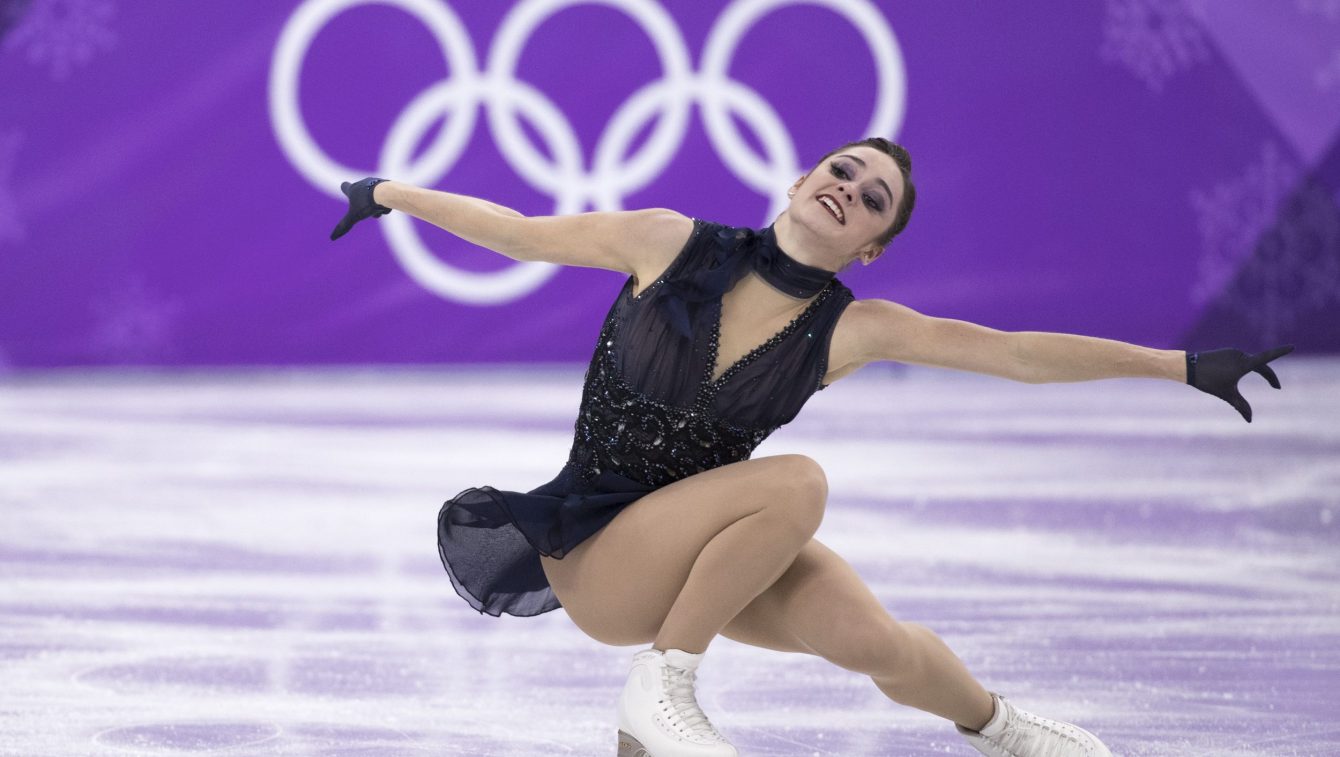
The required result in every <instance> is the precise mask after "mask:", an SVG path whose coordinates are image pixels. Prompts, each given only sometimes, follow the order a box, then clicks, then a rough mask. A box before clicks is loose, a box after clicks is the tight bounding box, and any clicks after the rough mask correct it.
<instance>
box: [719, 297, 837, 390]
mask: <svg viewBox="0 0 1340 757" xmlns="http://www.w3.org/2000/svg"><path fill="white" fill-rule="evenodd" d="M832 291H833V284H832V282H831V281H830V282H829V283H828V284H825V285H824V288H823V289H821V290H819V294H817V295H816V296H815V297H814V299H813V300H811V301H810V304H808V305H806V306H805V309H804V310H802V311H801V312H800V314H799V315H797V316H796V317H795V318H792V319H791V322H790V323H788V324H786V326H785V327H783V328H782V330H781V331H778V332H777V333H776V334H773V335H772V336H771V337H770V338H768V340H767V341H765V342H763V343H762V344H759V345H758V346H756V347H754V348H753V349H752V350H749V351H748V352H746V353H745V354H744V355H742V356H740V359H739V360H736V361H735V362H734V363H732V364H731V365H730V366H729V367H728V368H726V370H725V371H723V372H722V373H721V375H720V376H717V377H716V378H712V374H714V373H715V372H716V369H717V367H718V362H719V360H720V358H721V355H720V351H721V311H722V309H723V307H722V306H723V304H724V296H723V297H718V298H717V300H716V302H715V303H714V305H713V321H712V337H711V341H710V343H709V347H708V350H709V351H708V355H707V370H706V371H705V372H704V373H705V375H704V377H703V380H704V390H706V391H711V390H713V389H716V388H719V387H720V386H721V385H722V384H724V383H726V381H727V380H729V378H730V377H731V376H732V375H734V374H736V373H739V372H740V370H741V369H742V368H744V367H745V366H747V365H749V364H750V363H752V362H753V361H754V360H756V359H757V358H758V357H759V356H760V355H762V354H763V353H765V352H767V351H768V350H770V349H772V348H773V347H776V346H777V345H778V344H780V343H781V342H782V340H784V339H786V338H787V337H788V336H790V335H791V334H792V333H794V332H795V330H796V328H797V327H798V326H799V325H800V323H801V322H802V321H804V320H805V319H806V318H807V317H809V315H810V314H812V313H813V312H814V311H815V309H817V308H818V306H819V305H820V303H822V302H823V301H824V300H825V299H827V298H828V295H829V294H830V293H831V292H832Z"/></svg>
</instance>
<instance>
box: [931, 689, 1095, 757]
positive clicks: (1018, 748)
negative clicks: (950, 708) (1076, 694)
mask: <svg viewBox="0 0 1340 757" xmlns="http://www.w3.org/2000/svg"><path fill="white" fill-rule="evenodd" d="M991 698H992V699H993V700H995V703H996V713H995V714H994V715H992V716H991V720H990V722H988V723H987V724H986V725H984V726H982V730H981V731H974V730H972V729H970V728H964V727H963V726H961V725H959V724H957V723H955V724H954V727H955V728H957V729H958V732H959V733H961V734H963V738H965V739H967V740H968V743H969V744H972V745H973V746H974V747H975V748H976V749H977V751H979V752H981V753H982V754H985V755H990V757H1112V753H1111V752H1109V751H1108V750H1107V747H1105V746H1103V742H1101V741H1099V740H1098V737H1097V736H1094V735H1093V734H1092V733H1089V732H1088V731H1086V730H1084V729H1083V728H1080V727H1078V726H1074V725H1071V724H1069V723H1062V722H1060V721H1056V720H1049V719H1047V718H1043V717H1039V716H1037V715H1034V714H1033V713H1031V712H1025V711H1024V710H1020V709H1018V708H1016V707H1015V706H1014V705H1013V704H1010V703H1009V702H1007V701H1005V697H1003V696H1001V695H999V694H997V693H996V692H994V691H993V692H991Z"/></svg>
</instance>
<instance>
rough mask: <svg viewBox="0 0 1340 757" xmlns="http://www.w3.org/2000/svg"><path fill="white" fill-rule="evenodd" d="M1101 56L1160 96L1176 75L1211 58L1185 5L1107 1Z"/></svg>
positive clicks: (1161, 0) (1170, 0) (1171, 0)
mask: <svg viewBox="0 0 1340 757" xmlns="http://www.w3.org/2000/svg"><path fill="white" fill-rule="evenodd" d="M1099 54H1100V55H1102V57H1103V60H1106V61H1110V62H1114V63H1120V64H1122V65H1124V66H1125V67H1126V68H1127V69H1129V70H1130V71H1131V73H1133V74H1135V75H1136V76H1138V77H1139V78H1140V79H1141V80H1143V81H1144V82H1145V84H1147V85H1149V88H1150V89H1152V90H1154V91H1155V92H1160V91H1162V90H1163V85H1164V83H1165V82H1167V81H1168V79H1170V78H1172V77H1173V76H1174V75H1175V74H1178V73H1180V72H1182V71H1185V70H1187V69H1189V68H1191V67H1192V66H1194V65H1196V64H1197V63H1200V62H1202V61H1204V60H1206V59H1207V58H1209V45H1208V44H1207V43H1206V42H1205V35H1204V33H1203V32H1202V31H1201V27H1200V24H1198V23H1197V22H1196V19H1195V16H1194V14H1193V13H1192V9H1190V8H1188V7H1187V5H1186V3H1184V2H1183V0H1107V14H1106V18H1105V19H1104V21H1103V45H1102V47H1101V48H1100V50H1099Z"/></svg>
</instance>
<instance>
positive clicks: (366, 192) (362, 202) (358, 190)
mask: <svg viewBox="0 0 1340 757" xmlns="http://www.w3.org/2000/svg"><path fill="white" fill-rule="evenodd" d="M383 181H386V179H377V178H373V177H371V176H369V177H368V178H366V179H362V180H360V181H356V182H354V183H353V184H350V183H349V182H347V181H346V182H344V183H343V184H341V185H340V191H341V192H343V193H344V194H345V196H346V197H348V198H349V212H347V213H345V214H344V218H341V219H340V222H339V223H338V224H336V225H335V230H334V231H332V232H330V238H331V240H332V241H333V240H336V239H339V238H340V237H342V236H344V235H345V233H347V232H348V231H349V229H352V228H353V227H354V224H356V223H358V222H359V221H361V220H363V219H364V218H375V217H377V216H384V215H386V214H387V213H390V212H391V209H390V208H388V207H386V206H385V205H378V204H377V203H375V202H373V201H372V188H373V187H375V186H377V185H378V184H380V183H382V182H383Z"/></svg>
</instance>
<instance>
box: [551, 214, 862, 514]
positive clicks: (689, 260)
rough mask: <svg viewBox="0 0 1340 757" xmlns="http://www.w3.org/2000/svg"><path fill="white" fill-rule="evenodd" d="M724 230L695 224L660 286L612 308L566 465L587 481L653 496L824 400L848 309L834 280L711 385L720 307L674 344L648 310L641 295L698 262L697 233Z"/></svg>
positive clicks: (727, 459)
mask: <svg viewBox="0 0 1340 757" xmlns="http://www.w3.org/2000/svg"><path fill="white" fill-rule="evenodd" d="M722 228H727V229H728V228H729V227H722V226H720V225H718V224H709V223H707V222H703V221H695V222H694V233H693V236H692V237H691V238H690V240H689V242H688V243H686V245H685V249H684V250H683V251H682V252H681V253H680V255H679V256H678V257H677V258H676V259H675V261H674V262H673V263H672V264H671V266H670V267H669V268H668V269H667V270H666V272H665V274H663V275H662V277H661V278H660V279H658V280H657V281H656V282H653V283H652V284H651V285H649V286H648V287H647V288H646V289H644V290H643V292H642V293H640V294H639V295H637V296H636V297H635V296H633V294H632V280H631V279H630V280H629V282H628V283H627V284H625V286H624V289H623V291H621V292H620V294H619V297H618V298H617V300H616V301H615V303H614V305H613V306H612V307H611V308H610V311H609V314H608V315H607V316H606V318H605V322H604V325H603V326H602V328H601V330H600V336H599V341H598V342H597V345H596V350H595V354H594V355H593V356H592V358H591V362H590V365H589V367H588V368H587V371H586V379H585V384H584V386H583V391H582V400H581V407H580V409H579V413H578V417H577V421H576V424H575V429H574V430H575V436H574V439H573V445H572V450H571V452H570V454H569V459H568V465H569V466H570V467H571V468H573V469H574V470H575V471H576V472H577V473H578V474H579V475H580V477H581V478H582V479H583V480H585V481H587V482H590V481H594V479H595V478H596V477H597V476H599V474H600V472H601V471H603V470H610V471H613V472H615V473H618V474H620V475H622V476H626V477H627V478H630V479H633V480H635V481H640V482H642V483H645V484H647V485H650V486H653V487H657V488H659V487H661V486H664V485H666V484H669V483H673V482H674V481H678V480H679V479H681V478H685V477H687V476H690V475H693V474H694V473H698V472H701V471H704V470H708V469H711V468H716V467H719V466H722V465H726V464H729V463H732V462H737V461H740V460H745V459H748V458H749V456H750V454H751V453H752V452H753V450H754V448H755V447H757V446H758V445H759V444H760V443H761V442H762V441H763V440H764V439H766V438H767V437H768V435H770V434H771V433H772V432H773V431H775V430H776V429H777V428H779V427H780V426H782V425H783V424H785V423H786V422H788V421H790V420H791V419H792V418H793V417H794V416H795V414H796V413H797V412H799V410H800V406H801V405H803V404H804V402H805V400H806V399H807V398H808V397H809V396H810V395H811V394H813V392H815V391H817V390H819V389H822V388H823V385H822V383H821V381H822V377H823V375H824V373H825V372H826V361H827V345H828V336H829V334H830V332H831V329H832V327H833V325H834V324H835V323H836V320H837V316H838V315H839V314H840V313H841V310H842V308H843V307H844V306H845V304H846V303H847V302H850V301H851V292H850V290H848V289H847V288H846V287H845V286H843V285H842V284H841V282H839V281H837V280H836V279H835V280H833V281H832V282H830V283H829V284H828V285H827V286H826V287H825V288H824V289H823V290H822V291H821V292H820V293H819V294H818V295H817V296H815V298H814V299H813V300H812V301H811V302H810V304H809V305H808V306H807V307H806V309H805V310H804V312H802V313H801V314H800V315H799V316H797V317H796V318H795V319H794V320H792V321H791V323H789V324H788V325H787V326H786V328H784V329H782V330H781V331H780V332H778V333H777V334H776V335H774V336H773V337H772V338H771V339H769V340H768V341H767V342H764V343H763V344H761V345H759V346H758V347H756V348H755V349H753V350H751V351H750V352H749V353H748V354H746V355H745V356H744V357H742V358H740V360H738V361H736V362H735V363H734V364H733V365H731V366H730V367H729V368H728V369H727V370H726V372H725V373H723V374H722V375H721V376H720V377H718V378H717V379H716V380H712V378H711V374H712V371H713V369H714V367H715V365H716V362H717V357H718V350H719V343H720V329H721V320H720V318H721V302H720V300H719V299H718V300H716V301H715V302H711V303H707V304H706V305H704V306H703V307H701V308H699V309H696V310H693V311H692V318H693V323H694V325H695V328H694V329H693V338H692V339H683V338H681V337H679V336H677V335H675V334H673V333H671V330H670V329H668V328H667V327H666V325H665V323H664V322H663V321H662V320H661V319H660V318H659V316H658V315H657V313H655V312H654V311H653V310H652V309H649V308H647V307H646V305H647V302H646V300H647V295H648V293H649V292H651V291H653V290H654V289H655V288H656V287H657V286H660V285H662V284H663V283H664V282H665V281H666V280H667V279H669V278H672V277H674V276H677V275H684V272H685V271H686V269H688V268H689V267H691V266H693V265H695V264H696V263H698V262H700V258H701V253H702V252H703V246H704V242H703V240H702V237H703V235H704V233H705V232H707V231H715V230H716V229H722ZM621 367H622V370H621ZM630 374H631V378H630ZM635 384H637V385H635Z"/></svg>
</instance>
